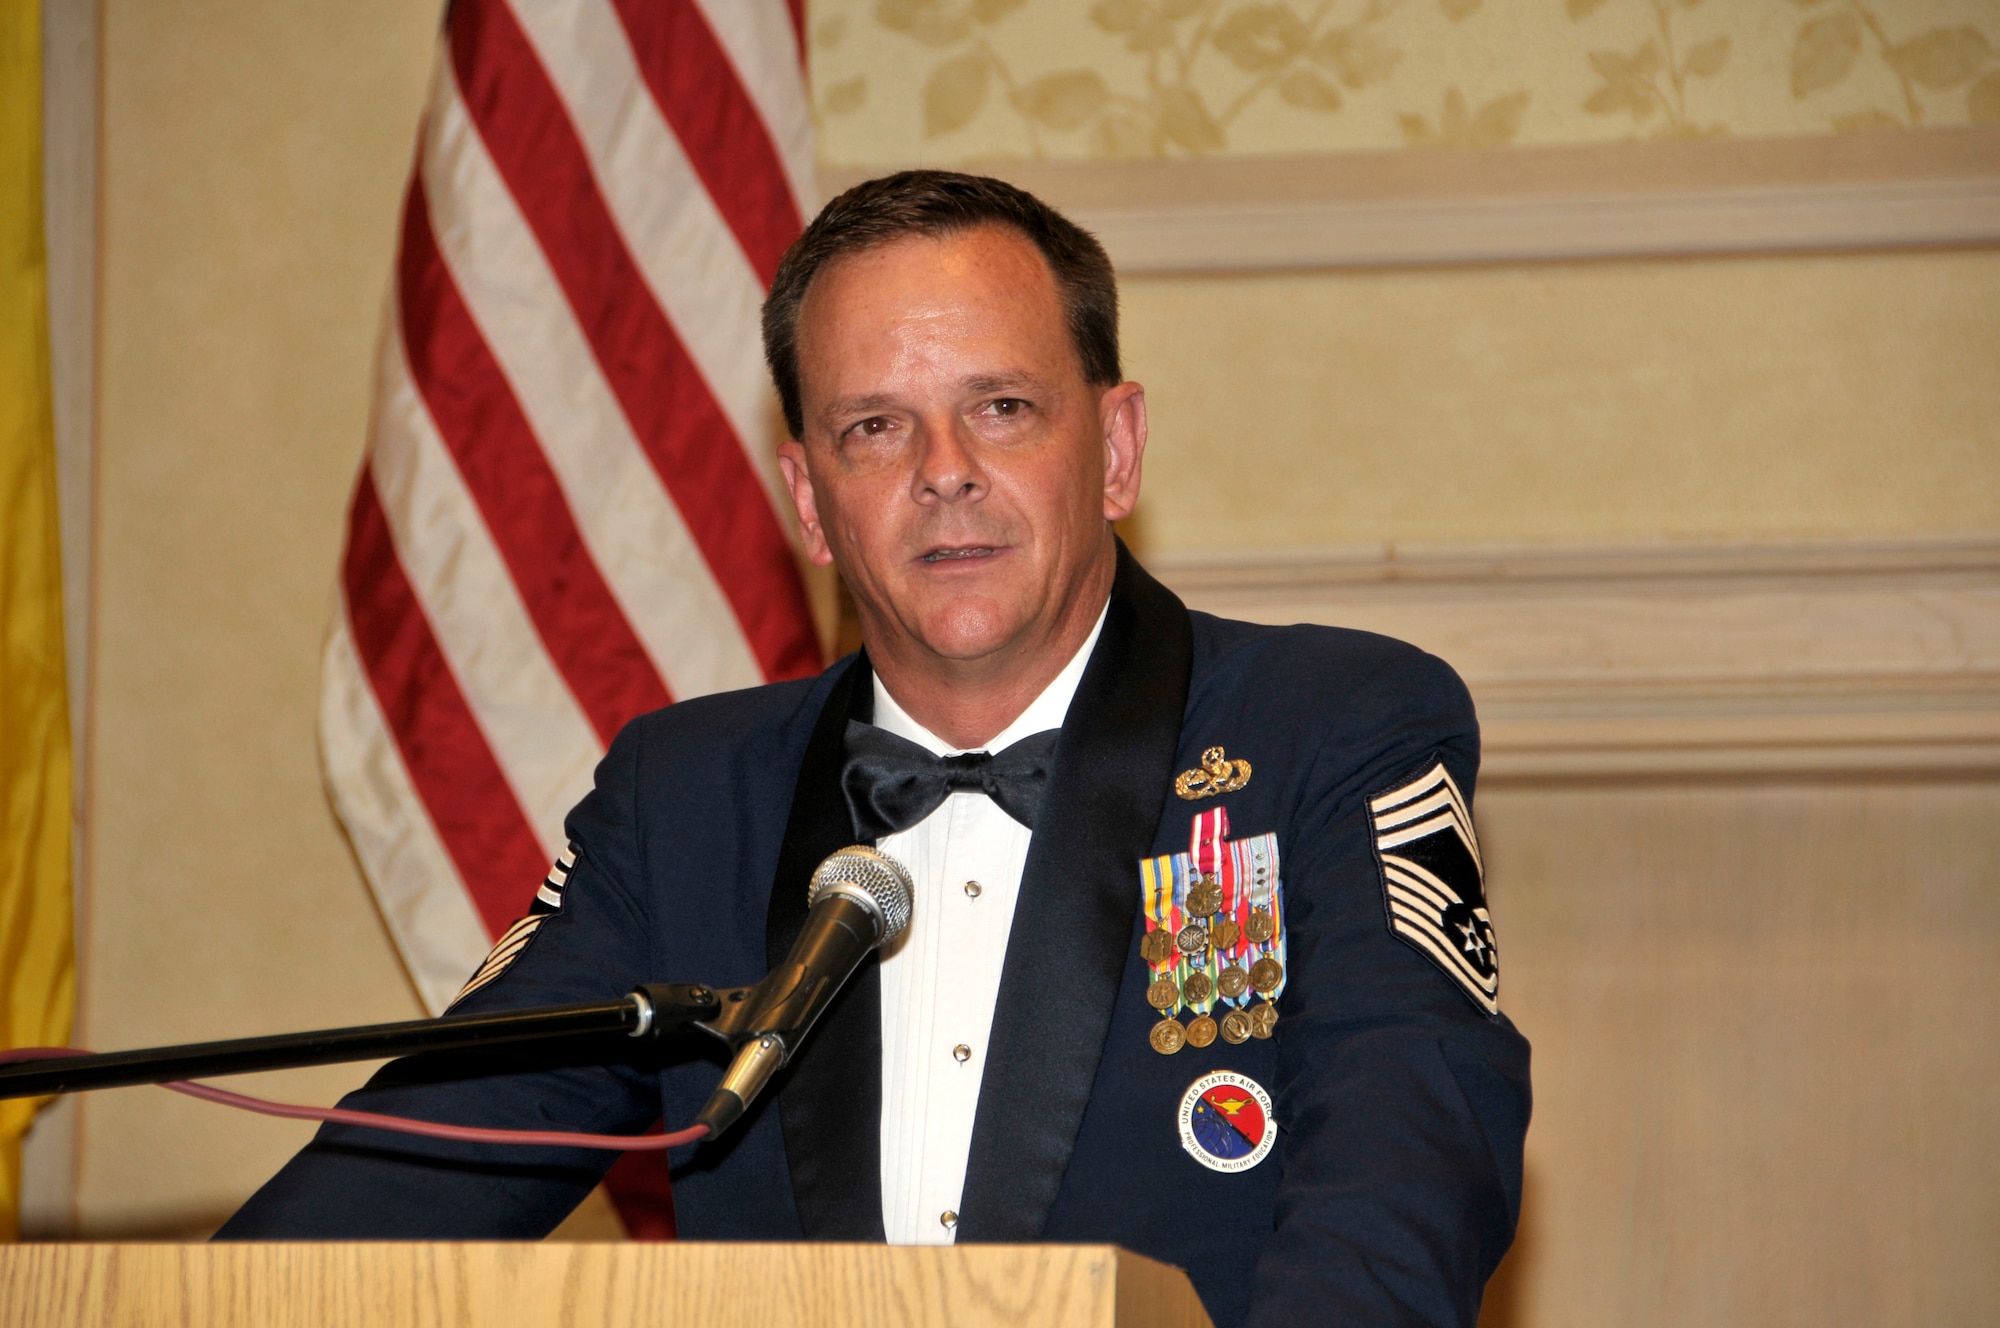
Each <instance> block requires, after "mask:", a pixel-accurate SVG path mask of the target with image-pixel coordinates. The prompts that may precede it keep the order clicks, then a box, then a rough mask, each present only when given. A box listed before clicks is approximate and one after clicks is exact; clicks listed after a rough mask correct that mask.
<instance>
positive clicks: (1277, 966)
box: [1250, 955, 1285, 996]
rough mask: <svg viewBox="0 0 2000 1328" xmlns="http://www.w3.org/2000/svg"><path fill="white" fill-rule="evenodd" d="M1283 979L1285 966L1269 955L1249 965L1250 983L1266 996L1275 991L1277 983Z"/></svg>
mask: <svg viewBox="0 0 2000 1328" xmlns="http://www.w3.org/2000/svg"><path fill="white" fill-rule="evenodd" d="M1284 980H1285V966H1284V965H1283V964H1281V963H1279V962H1278V961H1277V960H1275V959H1273V958H1271V956H1269V955H1265V956H1264V957H1263V958H1262V959H1259V960H1258V961H1257V962H1256V963H1254V964H1252V965H1250V985H1251V986H1253V987H1255V988H1256V989H1257V990H1258V991H1260V992H1262V993H1263V994H1264V995H1266V996H1269V995H1270V994H1271V993H1272V992H1274V991H1276V990H1277V989H1278V984H1279V983H1280V982H1283V981H1284Z"/></svg>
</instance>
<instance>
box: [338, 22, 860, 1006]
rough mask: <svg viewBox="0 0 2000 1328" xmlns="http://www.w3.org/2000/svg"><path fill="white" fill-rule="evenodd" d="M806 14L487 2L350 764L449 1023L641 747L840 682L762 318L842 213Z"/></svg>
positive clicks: (422, 184)
mask: <svg viewBox="0 0 2000 1328" xmlns="http://www.w3.org/2000/svg"><path fill="white" fill-rule="evenodd" d="M802 4H803V0H457V3H455V4H453V5H452V6H451V7H450V9H449V11H448V15H447V17H446V20H445V25H444V31H443V37H442V42H441V47H440V52H439V58H438V62H437V69H436V73H435V76H434V82H433V85H432V90H431V95H430V101H429V105H428V107H427V109H426V112H425V118H424V123H423V127H422V131H421V142H420V148H419V152H418V159H417V162H416V164H415V167H414V169H413V171H412V175H411V180H410V186H409V194H408V198H407V202H406V204H405V207H404V210H403V216H402V224H401V239H400V246H399V252H398V257H397V260H396V271H395V286H394V295H393V299H392V301H391V307H390V310H389V312H388V317H387V318H386V320H385V327H384V330H383V333H382V340H381V352H380V364H379V367H378V370H377V373H378V381H377V384H376V388H375V405H374V417H373V420H372V424H371V431H370V438H369V448H368V458H367V463H366V465H365V466H364V467H363V468H362V471H361V475H360V478H359V481H358V482H357V484H356V485H355V492H354V500H353V506H352V509H351V511H350V513H349V521H348V530H347V545H346V550H345V553H344V556H343V562H342V566H341V570H340V604H339V609H338V611H337V613H336V614H335V617H334V622H333V625H332V629H331V631H330V633H329V636H328V640H327V646H326V654H325V661H324V674H323V677H324V682H323V691H322V697H321V713H320V737H321V746H322V752H323V760H324V762H325V768H326V777H327V781H328V784H329V786H330V788H331V790H332V795H333V800H334V804H335V807H336V809H337V810H338V812H339V814H340V817H341V820H342V821H343V822H344V823H345V825H346V827H347V831H348V834H349V836H350V837H351V839H352V842H353V844H354V848H355V851H356V853H357V855H358V857H359V858H360V861H361V864H362V867H363V869H364V870H365V872H366V873H367V876H368V879H369V882H370V884H371V885H372V886H373V888H374V891H375V894H376V898H377V899H378V901H379V902H380V905H381V908H382V911H383V913H384V915H385V916H386V918H387V919H388V922H389V927H390V930H391V931H392V933H393V934H394V936H395V939H396V944H397V945H398V947H399V948H400V949H401V951H402V954H403V958H404V961H405V963H406V964H407V965H408V967H409V970H410V973H411V974H412V976H413V977H414V979H415V981H416V984H417V986H418V988H419V989H420V990H421V992H422V993H423V996H424V999H425V1000H426V1002H427V1003H428V1004H429V1005H430V1006H431V1008H432V1009H433V1010H434V1011H435V1010H439V1009H442V1008H443V1007H444V1006H445V1005H446V1004H447V1003H448V1002H449V1001H450V1000H451V998H452V996H453V994H454V993H455V992H456V991H457V990H458V988H459V986H460V984H461V983H463V982H464V981H465V979H466V977H467V975H469V974H470V973H472V971H473V970H474V969H475V968H477V967H478V966H479V963H480V959H481V957H482V956H483V955H484V954H485V953H486V950H487V947H488V946H489V945H490V944H491V943H492V940H493V937H495V936H496V935H498V934H500V933H501V932H502V931H504V930H505V929H506V927H507V926H508V924H509V923H510V922H511V921H513V920H514V919H515V918H517V917H518V916H520V915H521V914H522V913H524V912H526V911H527V908H528V905H529V903H530V901H531V900H532V899H533V897H534V894H535V890H536V886H537V885H538V884H539V882H540V881H541V880H542V878H543V877H544V875H546V874H547V873H548V871H549V866H550V863H551V862H553V861H555V860H556V859H557V857H558V856H559V855H560V854H561V853H562V851H563V849H564V839H563V830H562V822H563V816H564V813H565V812H566V811H567V810H568V809H569V808H570V806H571V805H573V804H574V803H575V802H576V800H577V799H578V798H579V797H581V796H582V795H583V794H584V793H585V792H586V791H588V789H589V787H590V778H591V769H592V767H593V766H594V765H595V764H596V763H597V760H598V759H599V757H601V756H602V755H603V753H604V750H605V747H606V745H607V744H608V743H609V742H610V741H611V738H612V736H613V735H614V734H615V733H617V731H618V729H619V727H620V726H621V725H623V724H624V723H625V722H626V721H627V720H629V719H631V718H633V717H634V716H636V715H639V714H642V713H644V712H646V711H648V710H652V709H655V708H657V707H659V706H663V705H666V704H668V703H669V702H671V701H673V700H674V699H675V698H677V697H688V696H696V695H700V694H702V693H706V692H714V691H720V690H723V689H726V688H733V687H745V686H751V685H754V684H757V683H761V682H764V681H767V680H772V679H779V678H789V677H797V676H800V675H802V674H807V673H811V672H814V671H816V670H817V669H818V668H819V667H820V665H821V655H820V649H819V644H818V640H817V637H816V636H815V634H814V630H813V623H812V618H811V614H810V612H809V608H808V604H807V600H806V595H805V590H804V587H803V584H802V582H801V579H800V575H799V571H798V564H797V562H796V560H795V557H794V553H793V549H792V546H791V544H790V543H789V541H788V537H787V534H786V526H785V524H784V523H783V520H782V519H781V516H780V511H781V508H780V504H781V502H782V496H781V492H780V489H779V485H778V479H777V475H776V467H775V456H774V449H775V444H776V442H777V440H778V437H779V434H780V432H781V430H782V428H783V425H782V421H781V417H780V415H779V413H778V409H777V402H776V398H775V395H774V394H773V392H772V390H771V387H770V384H769V380H768V379H767V377H766V375H765V371H764V365H763V358H762V354H761V350H760V343H759V335H758V316H759V307H760V305H761V303H762V301H763V298H764V294H765V292H766V290H767V289H768V287H769V284H770V281H771V277H772V274H773V272H774V271H775V270H776V268H777V264H778V259H779V257H780V255H782V254H783V252H784V249H785V246H786V245H787V244H789V243H790V242H791V240H792V239H793V238H795V237H796V236H797V235H798V233H799V229H800V224H801V217H802V215H804V213H805V211H806V209H807V207H808V206H809V202H810V200H811V198H812V190H813V183H812V155H811V132H810V131H811V125H810V120H809V115H808V110H807V102H806V91H805V83H804V77H803V69H802V64H801V51H802V48H803V43H802V39H801V24H802V21H803V16H802V13H801V9H802Z"/></svg>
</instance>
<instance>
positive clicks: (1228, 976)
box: [1215, 964, 1250, 1001]
mask: <svg viewBox="0 0 2000 1328" xmlns="http://www.w3.org/2000/svg"><path fill="white" fill-rule="evenodd" d="M1215 989H1216V990H1217V991H1219V992H1221V993H1222V994H1223V995H1224V996H1226V997H1228V998H1229V999H1230V1000H1232V1001H1233V1000H1235V999H1236V998H1237V997H1238V996H1241V995H1242V994H1243V993H1244V992H1246V991H1248V990H1250V975H1249V974H1248V973H1245V972H1244V971H1243V970H1242V969H1241V968H1239V967H1237V966H1236V965H1235V964H1231V965H1230V966H1229V967H1228V968H1225V969H1223V970H1222V976H1221V977H1219V978H1217V979H1216V982H1215Z"/></svg>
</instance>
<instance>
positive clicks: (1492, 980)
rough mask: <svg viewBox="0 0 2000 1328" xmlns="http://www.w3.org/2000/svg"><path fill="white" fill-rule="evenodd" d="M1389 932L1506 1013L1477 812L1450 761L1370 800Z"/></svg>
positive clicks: (1484, 1003) (1490, 1007)
mask: <svg viewBox="0 0 2000 1328" xmlns="http://www.w3.org/2000/svg"><path fill="white" fill-rule="evenodd" d="M1368 813H1369V817H1370V819H1371V821H1372V822H1373V826H1374V835H1375V856H1376V858H1377V860H1378V861H1379V862H1380V863H1381V868H1382V890H1383V894H1384V898H1385V903H1386V905H1387V908H1388V917H1389V930H1390V931H1392V932H1394V933H1395V934H1396V935H1397V936H1400V937H1401V938H1402V939H1403V940H1404V941H1406V942H1407V943H1409V944H1410V945H1411V946H1413V947H1414V948H1415V949H1416V950H1417V951H1419V952H1420V953H1421V954H1422V955H1423V956H1424V957H1425V958H1426V959H1429V960H1430V961H1431V962H1432V963H1433V964H1436V965H1437V966H1438V967H1439V968H1440V969H1442V970H1444V973H1445V975H1446V976H1447V977H1449V978H1450V979H1451V980H1452V981H1453V982H1456V983H1457V984H1458V986H1459V988H1460V989H1461V990H1463V991H1464V992H1465V994H1466V995H1467V996H1469V997H1471V998H1472V1001H1473V1003H1474V1004H1475V1005H1477V1006H1478V1007H1479V1008H1480V1009H1482V1010H1484V1011H1485V1012H1486V1013H1487V1014H1496V1013H1498V1012H1499V1009H1500V1006H1499V1000H1498V997H1499V994H1500V953H1499V951H1498V949H1496V948H1495V946H1494V941H1493V919H1492V918H1491V917H1490V916H1488V914H1487V911H1486V884H1485V881H1486V877H1485V868H1484V866H1483V865H1482V864H1481V862H1480V858H1479V838H1478V836H1477V835H1475V834H1474V833H1473V830H1472V812H1471V810H1470V809H1469V808H1468V807H1467V806H1466V805H1465V799H1464V798H1463V797H1462V796H1460V794H1459V791H1458V785H1457V784H1456V783H1454V782H1453V781H1452V777H1451V773H1450V772H1449V771H1447V770H1446V769H1445V768H1444V762H1442V761H1433V762H1432V763H1431V765H1430V767H1429V768H1428V769H1426V770H1425V771H1424V772H1423V773H1422V774H1420V775H1418V776H1417V777H1416V778H1415V779H1412V780H1410V781H1409V782H1408V783H1405V784H1402V785H1400V786H1398V787H1396V788H1393V789H1390V790H1389V791H1388V792H1386V793H1381V794H1378V795H1376V796H1375V797H1373V798H1370V799H1369V800H1368Z"/></svg>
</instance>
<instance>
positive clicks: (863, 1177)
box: [764, 655, 884, 1241]
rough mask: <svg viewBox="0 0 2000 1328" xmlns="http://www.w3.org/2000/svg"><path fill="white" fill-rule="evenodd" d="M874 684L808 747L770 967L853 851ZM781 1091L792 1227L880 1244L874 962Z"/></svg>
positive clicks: (835, 710) (861, 685)
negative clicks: (859, 755) (839, 861)
mask: <svg viewBox="0 0 2000 1328" xmlns="http://www.w3.org/2000/svg"><path fill="white" fill-rule="evenodd" d="M873 683H874V674H873V671H872V670H870V668H869V667H868V657H867V656H866V655H861V656H858V657H857V658H856V659H855V660H854V662H853V663H852V664H850V665H849V666H848V668H847V671H846V673H845V674H843V675H842V676H841V678H840V680H839V681H838V682H836V683H835V684H834V685H833V689H832V691H831V692H829V693H828V695H827V698H826V707H825V708H824V709H823V710H821V711H820V716H819V722H818V723H817V724H816V725H815V726H814V727H813V733H812V737H811V739H809V740H808V741H807V743H806V755H805V761H804V763H803V764H802V765H801V766H800V767H799V777H798V783H797V785H796V787H795V789H794V791H793V794H792V812H791V818H790V820H788V821H787V822H786V825H785V842H784V845H783V847H782V848H781V849H780V850H779V853H778V873H777V877H776V879H775V880H774V881H773V883H772V886H771V908H770V912H769V913H768V914H767V915H766V923H765V933H764V935H765V947H766V954H767V956H768V960H769V962H770V964H771V965H772V966H773V967H775V966H777V965H778V964H780V963H782V962H783V961H784V958H785V956H786V955H787V954H788V953H790V951H791V948H792V942H794V941H795V940H797V939H798V935H799V932H800V930H801V929H802V928H803V927H804V926H805V920H806V888H807V886H808V885H809V884H810V882H811V880H812V874H813V871H814V869H815V868H817V867H818V866H819V864H820V863H821V862H822V861H823V860H825V858H826V856H827V855H828V854H829V853H832V852H834V851H835V850H837V849H842V848H846V847H847V846H848V845H849V844H852V843H853V842H854V826H853V824H852V822H851V821H850V820H849V818H848V812H847V802H846V800H845V799H844V798H843V797H842V796H841V792H840V765H841V740H842V737H843V735H844V734H845V733H846V732H847V721H848V720H849V719H850V718H854V719H860V720H866V719H868V718H870V717H871V716H872V714H873V712H874V700H875V693H874V685H873ZM784 1075H785V1077H784V1078H783V1079H782V1080H781V1081H780V1082H779V1084H778V1116H779V1120H780V1122H781V1123H782V1125H783V1129H784V1136H785V1157H786V1159H787V1160H788V1162H789V1164H790V1167H791V1173H792V1193H793V1196H794V1198H795V1199H796V1200H797V1203H798V1208H799V1221H800V1223H801V1225H802V1226H803V1227H804V1228H805V1233H806V1235H807V1236H808V1237H810V1238H812V1239H815V1240H849V1241H880V1240H883V1239H884V1235H883V1227H882V1163H881V1157H882V1143H881V1117H882V969H881V963H880V960H879V958H878V956H877V955H875V954H872V953H871V954H870V955H869V956H868V958H867V959H866V960H864V961H863V962H862V965H861V968H860V969H859V971H857V972H856V973H855V974H854V976H853V977H852V978H851V979H849V981H848V983H847V985H846V986H845V987H843V988H842V989H841V991H840V994H839V995H838V996H836V997H835V998H834V1001H833V1004H831V1005H829V1006H828V1007H827V1009H826V1013H825V1014H823V1015H821V1016H820V1018H819V1022H818V1023H817V1024H815V1025H814V1027H813V1032H812V1036H811V1037H809V1038H807V1039H806V1041H805V1043H804V1044H803V1045H802V1046H801V1047H800V1048H799V1051H798V1054H797V1055H796V1056H795V1057H793V1059H792V1062H791V1064H790V1065H789V1066H787V1067H786V1069H785V1072H784Z"/></svg>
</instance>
